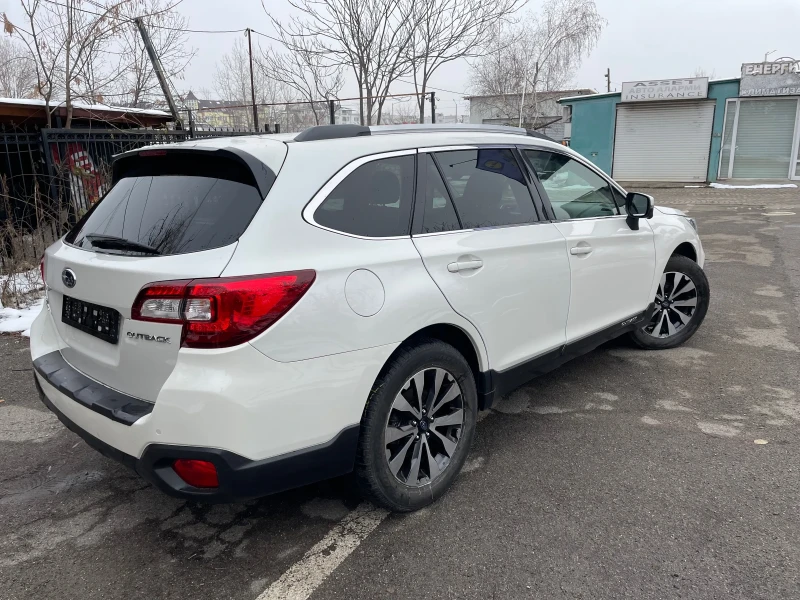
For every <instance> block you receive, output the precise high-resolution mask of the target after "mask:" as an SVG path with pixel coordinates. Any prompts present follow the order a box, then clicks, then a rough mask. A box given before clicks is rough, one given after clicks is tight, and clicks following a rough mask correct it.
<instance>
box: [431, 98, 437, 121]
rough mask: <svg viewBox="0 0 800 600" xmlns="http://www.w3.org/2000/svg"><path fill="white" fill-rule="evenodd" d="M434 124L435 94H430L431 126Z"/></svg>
mask: <svg viewBox="0 0 800 600" xmlns="http://www.w3.org/2000/svg"><path fill="white" fill-rule="evenodd" d="M435 123H436V92H431V124H432V125H433V124H435Z"/></svg>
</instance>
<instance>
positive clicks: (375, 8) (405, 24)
mask: <svg viewBox="0 0 800 600" xmlns="http://www.w3.org/2000/svg"><path fill="white" fill-rule="evenodd" d="M289 3H290V4H291V5H292V6H293V7H294V8H296V9H297V10H298V11H299V12H300V13H302V14H303V16H302V17H295V18H293V19H292V20H291V21H290V22H289V23H288V24H285V25H284V24H282V23H280V22H279V21H277V20H276V19H275V18H272V22H273V25H274V26H275V28H276V29H277V30H278V31H279V32H280V33H281V34H282V36H283V37H284V38H285V39H287V40H293V41H296V40H299V39H307V40H309V46H308V49H309V51H312V52H315V53H317V54H319V55H320V56H321V57H322V60H324V61H327V64H339V65H344V66H346V67H347V68H349V69H350V70H351V71H352V72H353V76H354V78H355V80H356V85H357V86H358V90H359V98H360V102H359V112H360V116H361V123H362V124H364V123H366V124H370V125H371V124H372V121H373V116H374V119H375V121H376V123H380V122H381V114H382V111H383V105H384V102H385V99H386V95H387V94H388V90H389V88H390V86H391V85H392V84H393V83H394V82H395V81H397V79H399V78H400V77H403V76H404V75H406V74H408V73H409V72H410V70H411V64H410V62H409V60H408V46H409V44H410V43H411V37H412V35H413V27H409V23H411V22H412V21H413V15H414V5H413V1H412V0H360V1H359V0H289ZM295 45H296V46H300V44H297V43H296V42H295Z"/></svg>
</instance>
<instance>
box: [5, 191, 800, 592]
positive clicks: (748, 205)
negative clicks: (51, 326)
mask: <svg viewBox="0 0 800 600" xmlns="http://www.w3.org/2000/svg"><path fill="white" fill-rule="evenodd" d="M629 189H637V187H636V186H630V188H629ZM642 191H647V192H649V193H652V194H653V195H655V196H656V202H657V204H661V205H667V206H675V207H676V208H681V209H683V210H686V211H688V212H689V213H690V214H691V216H693V217H695V218H696V219H697V221H698V225H699V229H700V233H701V236H702V239H703V243H704V246H705V249H706V252H707V265H706V270H707V273H708V276H709V279H710V283H711V293H712V300H711V307H710V309H709V312H708V316H707V318H706V321H705V323H704V325H703V326H702V327H701V329H700V330H699V332H698V333H697V335H695V336H694V337H693V338H692V339H691V340H690V341H689V342H688V343H687V344H686V345H685V346H683V347H681V348H677V349H674V350H668V351H663V352H658V353H655V352H645V351H642V350H638V349H634V348H633V347H632V346H631V345H630V344H628V343H627V342H626V341H623V340H618V341H615V342H612V343H610V344H607V345H605V346H603V347H601V348H600V349H598V350H597V351H595V352H593V353H591V354H589V355H587V356H584V357H582V358H579V359H576V360H575V361H573V362H572V363H569V364H567V365H566V366H564V367H562V368H560V369H559V370H557V371H555V372H552V373H550V374H549V375H547V376H544V377H542V378H540V379H538V380H536V381H534V382H533V383H531V384H529V385H527V386H525V387H524V388H522V389H520V390H518V391H516V392H515V393H513V394H511V395H510V396H509V397H506V398H504V399H502V400H501V401H500V402H499V403H498V404H496V405H495V407H494V408H493V409H492V410H491V411H489V412H488V413H484V414H483V415H482V420H481V421H480V423H479V425H478V430H477V436H476V442H475V445H474V447H473V449H472V453H471V455H470V457H469V459H468V462H467V465H466V468H465V470H464V472H463V473H462V474H461V475H460V476H459V479H458V480H457V482H456V484H455V485H454V487H453V489H452V490H451V491H450V492H449V493H448V494H447V495H446V496H445V497H444V498H442V499H441V500H440V501H439V502H437V503H436V504H434V505H432V506H431V507H429V508H426V509H424V510H422V511H420V512H418V513H414V514H410V515H405V516H402V515H387V514H386V513H383V512H382V511H378V510H376V509H372V508H371V507H369V506H367V505H364V504H363V503H361V501H360V499H359V498H358V496H357V495H356V494H355V493H354V492H353V489H352V486H351V482H350V481H349V479H348V478H342V479H340V480H334V481H330V482H325V483H322V484H319V485H315V486H311V487H307V488H303V489H300V490H295V491H291V492H287V493H283V494H280V495H277V496H273V497H269V498H265V499H263V500H259V501H252V502H249V503H246V504H238V505H217V506H206V505H198V504H193V503H186V502H183V501H179V500H175V499H173V498H169V497H167V496H165V495H163V494H162V493H160V492H158V491H157V490H155V489H154V488H152V487H150V485H149V484H147V483H145V482H144V481H142V480H141V479H139V478H138V477H137V476H135V475H134V474H133V473H132V472H129V471H128V470H126V469H125V467H123V466H121V465H118V464H117V463H114V462H112V461H110V460H108V459H106V458H104V457H102V456H100V455H99V454H98V453H96V452H95V451H94V450H92V449H90V448H89V447H88V446H87V445H86V444H85V443H84V442H83V441H81V440H80V439H79V438H78V437H77V436H76V435H74V434H72V433H71V432H69V431H67V430H66V429H65V428H64V427H63V426H62V425H61V424H60V423H59V422H58V420H57V419H56V418H55V417H54V416H53V415H52V414H50V413H49V412H48V411H47V410H46V408H45V407H44V406H43V405H42V404H41V403H40V401H39V399H38V397H37V395H36V392H35V389H34V385H33V381H32V373H31V368H30V359H29V354H28V344H27V340H26V339H25V338H21V337H17V336H2V337H0V398H2V402H0V599H2V600H6V599H9V600H10V599H17V598H19V599H22V598H25V599H28V598H63V599H69V598H80V599H82V600H88V599H94V598H104V599H111V598H126V599H127V598H140V597H141V598H193V599H203V600H205V599H212V598H225V599H227V598H235V599H243V600H244V599H247V600H254V599H256V598H259V597H261V598H267V599H271V598H292V599H297V598H307V597H310V598H313V599H315V600H321V599H326V598H347V599H348V600H357V599H362V598H363V599H374V598H544V599H551V598H571V599H575V598H615V599H616V598H637V599H641V598H725V599H726V600H727V599H732V598H747V599H754V598H764V599H775V598H797V597H800V577H799V576H798V561H799V560H800V519H798V515H800V477H798V471H799V470H800V466H799V465H800V446H799V445H798V442H800V190H798V189H796V188H795V189H780V190H741V189H734V190H724V189H707V188H691V189H684V188H664V189H652V190H647V189H643V190H642Z"/></svg>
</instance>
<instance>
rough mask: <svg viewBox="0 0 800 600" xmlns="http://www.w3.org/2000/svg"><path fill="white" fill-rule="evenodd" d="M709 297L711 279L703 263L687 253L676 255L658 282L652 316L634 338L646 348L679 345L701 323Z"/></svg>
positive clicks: (692, 333)
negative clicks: (654, 308) (694, 259)
mask: <svg viewBox="0 0 800 600" xmlns="http://www.w3.org/2000/svg"><path fill="white" fill-rule="evenodd" d="M687 279H688V280H689V281H687ZM676 291H677V292H678V293H677V294H675V292H676ZM710 299H711V294H710V289H709V286H708V278H707V277H706V274H705V272H704V271H703V269H701V268H700V265H698V264H697V263H696V262H694V261H693V260H691V259H690V258H686V257H685V256H678V255H675V256H673V257H672V258H670V259H669V261H668V262H667V267H666V269H664V274H663V275H662V276H661V281H660V282H659V286H658V292H657V293H656V298H655V300H654V302H655V305H656V312H655V313H654V314H653V318H652V319H651V320H650V321H649V322H648V323H647V324H646V325H645V326H644V327H642V328H641V329H637V330H636V331H633V332H632V333H631V334H630V335H631V339H633V341H634V342H635V343H636V344H637V345H638V346H640V347H641V348H644V349H646V350H665V349H667V348H675V347H676V346H680V345H681V344H683V343H684V342H685V341H686V340H688V339H689V338H690V337H692V336H693V335H694V334H695V332H696V331H697V329H698V327H700V325H701V324H702V322H703V319H705V317H706V313H707V312H708V304H709V301H710ZM692 302H694V306H693V307H692ZM664 313H666V314H664ZM687 317H688V319H687Z"/></svg>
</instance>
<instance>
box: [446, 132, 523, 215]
mask: <svg viewBox="0 0 800 600" xmlns="http://www.w3.org/2000/svg"><path fill="white" fill-rule="evenodd" d="M435 156H436V160H437V162H438V163H439V168H440V169H441V171H442V174H443V175H444V177H445V179H446V180H447V184H448V187H449V188H450V192H451V193H452V196H453V202H454V203H455V209H456V212H457V213H458V217H459V218H460V219H461V225H462V226H463V227H464V228H465V229H477V228H479V227H500V226H504V225H519V224H524V223H534V222H536V220H537V218H536V210H535V209H534V206H533V200H532V199H531V195H530V192H529V191H528V186H527V184H526V182H525V179H524V177H523V175H522V170H521V169H520V165H519V163H518V162H517V159H516V158H515V157H514V152H513V151H512V150H511V149H508V148H483V149H479V150H454V151H450V152H437V153H435Z"/></svg>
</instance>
